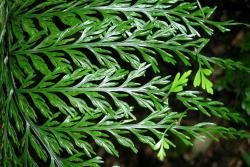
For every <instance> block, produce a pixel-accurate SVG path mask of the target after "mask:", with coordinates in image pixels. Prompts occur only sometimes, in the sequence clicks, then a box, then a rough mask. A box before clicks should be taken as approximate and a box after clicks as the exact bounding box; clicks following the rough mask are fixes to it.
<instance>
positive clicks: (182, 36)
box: [0, 0, 249, 167]
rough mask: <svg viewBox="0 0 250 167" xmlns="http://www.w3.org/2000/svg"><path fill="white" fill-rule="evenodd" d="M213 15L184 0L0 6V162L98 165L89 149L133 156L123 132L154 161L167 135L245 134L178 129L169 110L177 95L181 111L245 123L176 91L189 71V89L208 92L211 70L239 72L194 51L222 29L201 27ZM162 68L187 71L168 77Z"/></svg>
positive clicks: (62, 0)
mask: <svg viewBox="0 0 250 167" xmlns="http://www.w3.org/2000/svg"><path fill="white" fill-rule="evenodd" d="M213 12H214V8H209V7H201V6H200V4H199V3H197V1H194V2H184V1H183V0H173V1H168V0H136V1H133V0H108V1H103V0H95V1H85V0H79V1H77V0H70V1H69V0H57V1H54V0H46V1H36V0H25V1H23V0H12V1H10V0H8V1H7V0H2V1H1V2H0V30H1V31H0V55H1V61H0V68H1V69H0V70H1V75H0V77H1V78H0V91H1V97H0V105H1V121H2V123H1V139H2V144H1V163H2V164H1V165H2V166H4V167H10V166H34V167H36V166H50V167H56V166H58V167H63V166H66V167H67V166H69V167H73V166H76V167H78V166H91V167H92V166H94V167H97V166H100V164H101V163H103V161H102V160H101V157H99V156H98V155H96V152H97V151H96V149H97V148H99V147H100V148H103V149H104V150H106V152H108V153H109V154H111V155H114V156H119V152H118V151H117V149H116V147H115V145H114V143H113V141H114V140H116V141H117V142H118V143H119V144H120V145H122V146H124V147H127V148H129V149H131V150H132V151H133V152H135V153H137V148H136V145H135V144H134V143H135V141H133V140H132V139H130V138H129V135H133V136H134V137H135V139H138V140H139V141H140V142H141V143H145V144H148V145H150V146H151V148H152V149H155V150H159V153H158V157H159V158H160V159H163V158H164V157H165V155H166V154H165V150H167V149H169V147H170V146H172V147H175V143H174V142H173V141H172V140H171V135H174V136H176V137H177V138H179V139H180V140H181V141H183V142H184V143H185V144H186V145H192V139H193V138H196V139H200V140H202V139H203V138H204V137H205V136H207V137H211V138H213V139H217V137H220V138H226V137H230V138H235V137H242V138H244V137H249V136H248V134H247V133H246V132H244V131H237V130H235V129H233V128H227V127H222V126H219V125H215V124H213V123H204V122H202V123H199V124H196V125H189V126H187V125H183V124H182V120H183V119H185V117H186V116H187V114H188V113H186V112H182V111H180V112H178V113H177V112H174V109H171V108H170V105H169V101H168V98H169V95H174V94H175V95H176V100H178V101H181V102H182V103H183V104H184V105H185V106H186V107H187V108H188V110H200V111H201V112H202V113H204V114H205V115H210V114H211V115H214V116H218V117H220V118H224V119H227V120H235V121H239V122H243V118H242V117H240V115H238V114H236V113H231V112H229V110H228V109H227V108H225V107H223V104H222V103H220V102H217V101H212V100H210V99H205V98H203V97H200V96H199V95H198V94H196V93H195V92H190V91H183V90H184V87H185V86H188V84H189V83H188V81H189V80H190V76H191V70H190V69H191V67H192V65H193V64H195V65H198V66H199V70H198V73H197V74H196V76H195V80H194V86H200V85H201V86H202V88H203V89H205V90H206V91H207V92H208V93H212V92H213V89H212V82H211V81H209V80H208V79H207V77H209V76H210V74H211V73H212V64H216V63H218V64H219V65H220V66H223V67H224V66H226V65H225V64H226V62H230V63H231V65H229V67H230V68H234V67H235V68H236V67H237V68H238V67H240V66H241V64H237V65H232V64H233V63H232V62H231V61H224V60H221V59H217V58H210V57H206V56H203V55H202V54H201V53H200V52H201V50H202V48H203V47H204V46H205V45H206V44H207V43H208V41H209V40H208V39H206V38H203V37H201V34H203V33H204V32H206V33H207V35H208V36H210V35H212V33H213V30H212V28H218V29H220V30H221V31H228V29H227V28H226V27H227V25H230V22H215V21H211V20H209V17H210V16H211V14H212V13H213ZM161 63H166V64H164V66H165V67H166V66H167V65H169V64H172V65H178V64H180V63H181V64H183V65H184V66H185V67H187V70H186V68H185V70H184V71H186V72H182V75H181V73H180V72H178V73H177V75H176V76H173V77H171V76H170V75H168V74H166V72H165V71H166V70H162V69H161V68H160V65H159V64H161ZM152 70H153V71H152ZM156 73H158V74H157V75H156ZM159 73H160V74H159ZM171 78H173V81H171ZM139 112H142V113H143V114H141V115H140V113H139ZM138 113H139V114H138ZM201 134H202V135H203V134H204V136H201ZM111 139H112V140H111Z"/></svg>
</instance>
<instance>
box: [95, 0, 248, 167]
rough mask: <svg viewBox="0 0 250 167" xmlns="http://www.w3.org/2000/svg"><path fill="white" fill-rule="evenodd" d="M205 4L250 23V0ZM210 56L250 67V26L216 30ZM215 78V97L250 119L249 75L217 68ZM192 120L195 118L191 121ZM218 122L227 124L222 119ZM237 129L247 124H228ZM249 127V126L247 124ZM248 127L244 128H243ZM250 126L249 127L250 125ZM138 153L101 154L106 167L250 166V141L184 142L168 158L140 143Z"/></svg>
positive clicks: (219, 15) (218, 15) (221, 15)
mask: <svg viewBox="0 0 250 167" xmlns="http://www.w3.org/2000/svg"><path fill="white" fill-rule="evenodd" d="M200 3H201V4H202V5H204V6H205V5H208V6H211V7H214V6H217V10H216V12H215V14H214V15H213V16H212V19H213V20H217V21H224V20H234V21H235V22H241V23H247V24H250V0H200ZM204 54H205V55H207V56H216V57H221V58H230V59H233V60H237V61H242V62H243V63H244V64H245V65H246V66H248V67H250V28H249V27H247V26H244V25H237V26H233V27H231V31H230V32H227V33H221V32H219V31H217V30H216V31H215V33H214V35H213V37H212V39H211V41H210V43H209V44H208V46H207V47H206V48H205V49H204ZM212 80H213V81H214V83H216V84H215V89H216V91H215V94H214V97H213V98H214V99H217V100H220V101H223V102H224V103H225V104H226V105H227V106H229V107H230V108H232V109H233V110H235V111H237V112H241V113H242V114H243V115H245V117H246V118H247V119H248V122H249V123H250V121H249V118H250V75H249V73H246V72H243V71H239V70H235V71H230V70H229V71H225V70H223V69H221V68H219V67H215V71H214V75H213V76H212ZM191 119H194V121H202V120H204V117H203V116H200V115H198V116H197V115H196V116H194V117H191ZM191 121H192V120H191ZM213 121H214V122H216V123H219V124H223V125H228V123H226V122H221V121H220V120H216V119H215V120H213ZM229 125H230V126H233V127H235V128H240V126H242V127H244V125H236V124H232V123H230V124H229ZM248 127H249V126H248ZM244 128H245V127H244ZM249 129H250V128H249ZM137 146H138V150H139V153H138V155H134V154H133V153H132V152H131V151H129V150H126V149H123V148H120V150H119V151H120V155H121V157H120V158H119V159H116V158H112V157H111V156H109V155H106V154H105V153H104V152H103V151H102V150H100V152H99V153H98V154H99V155H102V156H104V157H105V155H106V158H105V164H104V166H105V167H111V166H113V165H115V164H117V165H119V166H121V167H250V140H236V141H235V140H221V141H220V142H219V143H217V142H214V141H211V140H206V141H205V142H202V143H201V142H198V141H194V147H192V148H187V147H185V146H184V145H182V144H181V143H180V144H179V145H178V149H177V150H170V151H169V152H168V154H167V158H166V160H165V161H163V162H161V161H159V160H158V159H157V158H156V155H155V152H153V151H152V150H151V149H150V148H149V147H147V146H144V145H140V144H137Z"/></svg>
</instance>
